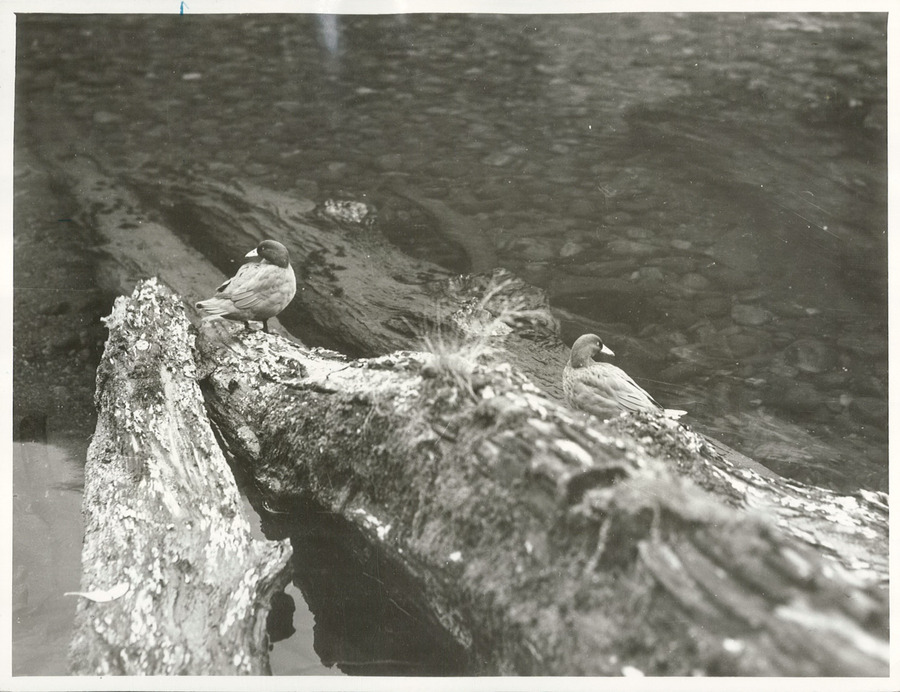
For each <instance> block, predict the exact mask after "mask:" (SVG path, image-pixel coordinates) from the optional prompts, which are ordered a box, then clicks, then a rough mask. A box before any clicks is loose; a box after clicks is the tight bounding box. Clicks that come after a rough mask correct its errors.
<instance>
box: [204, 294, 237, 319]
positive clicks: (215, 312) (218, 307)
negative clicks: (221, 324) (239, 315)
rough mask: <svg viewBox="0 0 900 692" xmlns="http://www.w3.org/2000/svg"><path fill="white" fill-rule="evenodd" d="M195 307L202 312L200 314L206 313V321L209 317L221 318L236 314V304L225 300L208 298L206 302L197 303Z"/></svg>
mask: <svg viewBox="0 0 900 692" xmlns="http://www.w3.org/2000/svg"><path fill="white" fill-rule="evenodd" d="M195 307H196V308H197V309H198V310H200V312H203V313H205V317H204V319H206V318H209V317H221V316H222V315H227V314H228V313H230V312H234V303H232V302H231V301H230V300H225V299H223V298H207V299H206V300H201V301H199V302H197V303H196V304H195Z"/></svg>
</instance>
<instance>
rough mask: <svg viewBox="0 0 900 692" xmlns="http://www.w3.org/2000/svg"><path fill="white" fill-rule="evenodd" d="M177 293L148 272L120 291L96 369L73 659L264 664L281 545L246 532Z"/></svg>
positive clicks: (280, 578) (223, 667)
mask: <svg viewBox="0 0 900 692" xmlns="http://www.w3.org/2000/svg"><path fill="white" fill-rule="evenodd" d="M188 324H189V323H188V321H187V320H186V319H185V317H184V312H183V308H182V306H181V304H180V303H179V302H177V300H175V299H174V298H173V297H172V296H171V294H170V292H169V291H167V290H166V289H164V288H162V287H160V286H159V285H158V284H157V283H156V282H155V281H149V282H146V283H143V284H141V285H140V287H139V288H138V289H137V290H136V291H135V293H134V295H133V296H132V297H131V299H129V300H126V299H125V298H119V299H118V300H117V302H116V305H115V307H114V309H113V312H112V314H111V315H110V317H109V318H108V319H107V325H108V327H109V330H110V336H109V340H108V341H107V345H106V350H105V353H104V355H103V360H102V362H101V364H100V368H99V370H98V375H97V394H96V400H97V406H98V409H99V412H98V422H97V430H96V433H95V434H94V438H93V441H92V443H91V446H90V449H89V451H88V459H87V466H86V468H85V493H84V517H85V542H84V547H83V551H82V562H83V573H82V581H81V588H82V592H81V593H80V594H79V597H80V603H79V606H78V610H77V615H76V622H75V636H74V639H73V642H72V646H71V652H70V661H71V666H72V671H73V672H74V673H78V674H89V675H110V674H123V675H136V674H152V675H164V674H165V675H180V674H207V675H208V674H233V675H237V674H261V673H267V672H269V663H268V650H267V648H266V644H267V639H266V633H265V623H266V613H267V611H268V602H269V597H270V595H271V594H272V593H273V592H274V591H276V590H277V589H279V588H281V587H283V586H284V584H285V583H287V581H288V580H289V578H290V574H289V573H288V572H287V571H286V570H285V567H286V565H287V562H288V560H289V558H290V553H291V550H290V545H289V544H288V543H287V542H286V541H284V542H280V543H263V542H258V541H255V540H252V539H251V538H250V526H249V524H248V522H247V518H246V517H245V516H244V510H243V509H242V506H241V503H240V500H239V496H238V493H237V487H236V485H235V482H234V478H233V476H232V474H231V471H230V469H229V468H228V465H227V463H226V461H225V458H224V457H223V456H222V453H221V451H220V449H219V447H218V446H217V444H216V441H215V438H214V436H213V433H212V430H211V428H210V426H209V423H208V421H207V418H206V414H205V411H204V408H203V402H202V398H201V395H200V391H199V388H198V386H197V382H196V380H195V376H194V374H195V370H194V368H195V366H194V359H193V355H192V353H191V348H192V342H193V336H192V335H191V334H190V333H189V331H188Z"/></svg>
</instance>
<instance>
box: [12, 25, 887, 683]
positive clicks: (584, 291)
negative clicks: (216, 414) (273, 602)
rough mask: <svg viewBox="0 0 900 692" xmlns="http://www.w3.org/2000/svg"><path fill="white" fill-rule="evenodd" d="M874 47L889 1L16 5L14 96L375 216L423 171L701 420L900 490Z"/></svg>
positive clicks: (130, 147)
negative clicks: (247, 11) (321, 12)
mask: <svg viewBox="0 0 900 692" xmlns="http://www.w3.org/2000/svg"><path fill="white" fill-rule="evenodd" d="M886 55H887V51H886V15H883V14H881V15H879V14H804V15H787V14H770V15H763V14H754V15H745V14H740V13H728V14H702V15H701V14H655V13H654V14H609V15H584V16H566V15H547V16H495V15H476V16H463V15H397V16H338V17H332V16H314V15H268V16H265V15H246V16H203V17H199V16H197V17H191V16H184V17H178V16H172V17H168V16H156V17H152V18H148V17H137V16H115V17H112V16H81V17H75V16H66V17H59V16H52V15H50V16H25V15H20V17H19V26H18V43H17V57H18V67H17V74H18V83H17V108H18V109H19V110H18V111H17V114H18V115H19V117H21V116H22V114H24V113H27V109H28V108H33V109H43V108H56V109H60V111H61V112H64V113H65V114H66V119H67V128H68V129H66V130H65V132H66V133H71V132H72V131H75V132H77V134H78V136H77V137H76V138H73V139H72V141H71V144H70V146H71V149H72V151H73V152H76V153H83V154H88V155H94V156H98V157H99V156H102V157H103V158H104V159H106V160H112V161H115V162H116V163H117V164H118V165H121V166H123V167H132V166H141V165H145V164H161V165H165V166H174V167H176V168H178V169H179V170H182V171H186V172H197V173H198V174H202V175H206V176H215V177H221V178H223V179H226V180H227V179H230V178H232V177H236V178H242V179H252V180H254V181H255V182H257V183H260V184H263V185H266V186H269V187H272V188H276V189H279V190H285V191H288V192H293V193H295V194H297V195H299V196H304V197H311V198H313V199H315V200H317V201H321V200H324V199H326V198H328V197H339V198H344V199H357V200H360V201H365V202H367V203H368V204H370V205H372V206H373V207H374V208H375V209H376V210H378V209H383V210H384V212H385V213H384V214H383V216H382V218H383V219H385V220H387V219H388V218H389V211H390V209H389V207H390V205H389V192H388V189H387V186H386V184H385V181H386V180H389V179H390V180H395V181H397V180H399V181H401V182H402V183H403V184H404V185H411V186H414V187H415V189H416V190H417V191H418V192H419V193H421V194H423V195H425V196H427V197H430V198H433V199H437V200H440V201H442V202H443V203H444V204H446V205H447V206H448V207H449V208H451V209H453V210H454V211H455V212H457V213H459V214H463V215H467V216H470V217H471V218H472V220H473V229H475V228H478V229H486V233H487V234H488V236H489V238H490V241H491V242H492V243H493V245H494V247H495V248H496V251H497V258H498V259H497V261H498V264H499V265H501V266H503V267H506V268H508V269H510V270H511V271H513V272H515V273H517V274H518V275H520V276H521V277H522V278H524V279H525V280H527V281H528V282H530V283H533V284H535V285H537V286H540V287H542V288H544V289H546V290H547V292H548V294H549V295H550V299H551V304H552V305H553V306H554V308H556V309H558V310H559V313H558V316H559V317H560V318H561V322H562V328H563V338H564V340H565V341H567V342H568V343H570V342H571V341H573V340H574V339H575V338H576V337H577V336H578V335H579V334H580V333H583V332H586V331H596V332H597V333H600V334H601V336H602V337H603V338H604V341H606V342H607V343H608V344H609V345H610V346H611V347H612V349H613V350H614V351H615V352H616V363H617V364H618V365H619V366H621V367H623V368H624V369H626V370H627V371H628V372H630V373H631V374H632V375H633V376H634V377H635V378H636V379H638V381H639V382H640V383H641V384H643V385H644V386H645V387H646V388H647V389H648V390H649V391H650V392H651V393H653V394H654V396H655V397H656V398H657V399H659V400H660V401H661V402H662V403H663V404H664V405H666V406H668V407H671V408H681V409H686V410H688V411H689V418H688V421H689V422H690V424H692V425H694V426H695V427H696V428H697V429H698V430H702V431H704V432H707V433H709V434H713V435H714V436H716V437H719V438H720V439H722V440H724V441H726V442H727V443H729V444H731V445H732V446H734V447H735V448H736V449H738V450H739V451H741V452H743V453H745V454H747V455H749V456H751V457H753V458H754V459H756V460H757V461H759V462H761V463H763V464H765V465H767V466H769V467H771V468H772V469H774V470H775V471H777V472H779V473H781V474H783V475H786V476H789V477H792V478H796V479H798V480H802V481H804V482H811V483H816V484H819V485H824V486H826V487H832V488H834V489H837V490H841V491H852V490H855V489H857V488H859V487H866V488H872V489H880V490H887V475H888V463H887V461H888V458H887V449H888V446H887V443H888V435H887V410H888V409H887V350H888V339H887V235H886V234H887V154H886V131H887V106H886ZM25 127H26V129H27V126H25ZM30 136H31V137H40V136H48V137H52V136H60V137H61V136H67V137H71V134H65V135H63V134H56V133H31V134H30ZM390 220H391V222H392V227H393V232H394V233H396V226H397V223H400V224H401V226H402V218H401V219H400V220H399V222H398V220H397V219H396V218H391V219H390ZM418 232H419V231H418V230H417V228H416V227H415V226H414V225H411V226H410V227H409V228H408V235H407V237H405V238H403V239H402V240H403V242H402V246H403V247H404V248H405V249H406V250H407V251H411V252H415V248H416V237H417V236H416V233H418ZM478 232H485V231H478ZM301 336H302V335H301ZM75 452H76V453H77V454H83V450H75ZM16 482H17V483H19V482H20V480H19V477H18V476H17V478H16ZM23 482H25V481H23ZM41 482H44V481H41ZM16 530H17V531H19V530H20V525H18V524H17V529H16ZM21 530H22V531H25V532H28V531H30V529H28V528H27V527H25V526H24V525H23V526H22V528H21ZM18 537H19V534H18V533H17V539H18ZM69 567H71V565H68V567H66V568H67V569H68V568H69ZM295 600H296V599H295ZM298 606H299V607H298V610H303V605H302V603H299V604H298ZM296 624H297V623H296V622H295V625H296ZM295 637H296V635H295ZM288 658H290V656H288ZM276 669H277V670H276V672H298V671H291V670H290V668H289V666H288V668H287V669H285V668H281V669H280V670H278V666H276ZM299 672H309V668H308V666H307V665H306V663H304V664H303V669H302V670H301V671H299Z"/></svg>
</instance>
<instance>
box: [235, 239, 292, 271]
mask: <svg viewBox="0 0 900 692" xmlns="http://www.w3.org/2000/svg"><path fill="white" fill-rule="evenodd" d="M244 256H245V257H250V258H251V259H256V260H257V261H260V262H262V261H266V262H269V263H270V264H274V265H276V266H278V267H282V268H284V267H287V266H288V265H289V264H290V262H291V257H290V255H289V254H288V250H287V248H286V247H285V246H284V245H282V244H281V243H279V242H278V241H277V240H264V241H262V242H261V243H260V244H259V245H257V246H256V247H255V248H253V249H252V250H251V251H250V252H248V253H247V254H246V255H244Z"/></svg>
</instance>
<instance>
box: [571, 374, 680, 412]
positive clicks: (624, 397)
mask: <svg viewBox="0 0 900 692" xmlns="http://www.w3.org/2000/svg"><path fill="white" fill-rule="evenodd" d="M584 378H585V383H586V384H589V385H590V386H591V387H592V388H593V389H595V390H596V391H597V392H598V395H602V396H603V398H605V399H610V400H612V401H615V402H616V404H617V405H618V407H619V408H620V409H621V410H623V411H654V410H662V406H660V405H659V403H657V401H656V400H655V399H654V398H653V397H652V396H650V395H649V394H648V393H647V392H646V391H645V390H644V389H643V388H642V387H641V386H640V385H639V384H638V383H637V382H635V381H634V380H633V379H631V376H630V375H629V374H628V373H626V372H625V371H624V370H622V369H621V368H618V367H616V366H615V365H612V364H611V363H595V364H593V365H591V366H590V367H588V368H585V373H584Z"/></svg>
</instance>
